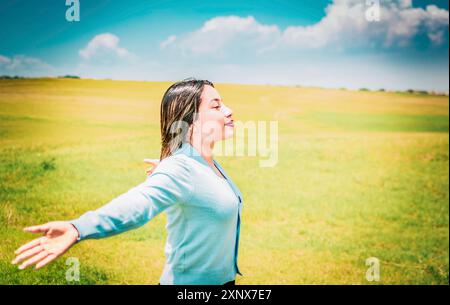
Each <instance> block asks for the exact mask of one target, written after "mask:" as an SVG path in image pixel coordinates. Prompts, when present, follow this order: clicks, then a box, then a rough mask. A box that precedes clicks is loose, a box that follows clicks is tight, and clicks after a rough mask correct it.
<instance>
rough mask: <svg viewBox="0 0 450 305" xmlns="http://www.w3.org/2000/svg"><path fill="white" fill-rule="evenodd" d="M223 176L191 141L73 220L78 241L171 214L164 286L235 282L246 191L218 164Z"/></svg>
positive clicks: (119, 230)
mask: <svg viewBox="0 0 450 305" xmlns="http://www.w3.org/2000/svg"><path fill="white" fill-rule="evenodd" d="M214 163H215V165H216V167H217V168H218V169H219V170H220V171H221V172H222V174H223V175H224V176H225V177H226V180H225V179H223V178H220V177H219V176H218V175H217V174H216V173H215V172H214V170H213V169H212V168H211V167H210V166H209V164H208V163H207V162H206V160H205V159H204V158H203V157H202V156H201V155H200V153H199V152H198V151H197V150H196V149H195V148H194V147H193V146H192V145H190V144H189V143H187V142H186V143H183V145H182V147H181V148H179V149H178V150H177V151H176V152H174V153H173V154H172V155H171V156H169V157H167V158H165V159H164V160H163V161H161V163H160V164H159V165H158V166H157V167H156V169H155V171H154V172H153V173H152V174H151V175H150V176H148V177H147V179H146V180H145V182H143V183H141V184H139V185H138V186H136V187H134V188H132V189H130V190H129V191H128V192H126V193H124V194H122V195H120V196H118V197H117V198H115V199H113V200H112V201H111V202H110V203H108V204H107V205H105V206H103V207H101V208H99V209H97V210H95V211H90V212H87V213H85V214H84V215H82V216H81V217H80V218H78V219H76V220H72V221H70V222H71V223H72V224H73V225H74V226H75V227H76V228H77V229H78V231H79V234H80V236H79V240H83V239H87V238H102V237H108V236H111V235H114V234H118V233H121V232H124V231H127V230H130V229H135V228H137V227H139V226H142V225H144V224H145V223H147V222H148V221H149V220H151V219H152V218H154V217H155V216H156V215H158V214H159V213H161V212H162V211H165V212H166V213H167V225H166V229H167V231H168V237H167V241H166V246H165V249H164V251H165V255H166V258H167V261H166V264H165V266H164V270H163V273H162V275H161V278H160V283H161V284H175V285H177V284H187V285H189V284H211V285H220V284H224V283H225V282H228V281H232V280H234V279H235V277H236V273H238V274H240V275H242V274H241V273H240V272H239V268H238V266H237V257H238V247H239V232H240V214H241V211H242V204H243V200H242V194H241V192H240V191H239V189H238V188H237V186H236V185H235V184H234V183H233V182H232V181H231V178H230V177H229V176H228V175H227V174H226V172H225V171H224V170H223V168H222V167H221V166H220V164H219V163H218V162H216V161H214Z"/></svg>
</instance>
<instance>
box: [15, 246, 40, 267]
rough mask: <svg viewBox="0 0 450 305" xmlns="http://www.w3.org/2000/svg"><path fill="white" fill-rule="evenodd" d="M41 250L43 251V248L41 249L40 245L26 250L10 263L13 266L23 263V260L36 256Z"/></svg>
mask: <svg viewBox="0 0 450 305" xmlns="http://www.w3.org/2000/svg"><path fill="white" fill-rule="evenodd" d="M42 250H44V247H42V246H41V245H37V246H36V247H34V248H31V249H30V250H27V251H25V252H23V253H22V254H20V255H19V256H17V257H16V258H15V259H14V260H13V261H12V263H13V264H17V263H19V262H21V261H23V260H24V259H27V258H29V257H32V256H34V255H36V254H38V253H39V252H41V251H42Z"/></svg>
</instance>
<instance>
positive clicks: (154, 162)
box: [144, 159, 159, 176]
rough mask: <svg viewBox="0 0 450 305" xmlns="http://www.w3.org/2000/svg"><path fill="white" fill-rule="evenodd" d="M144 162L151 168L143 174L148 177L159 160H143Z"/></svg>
mask: <svg viewBox="0 0 450 305" xmlns="http://www.w3.org/2000/svg"><path fill="white" fill-rule="evenodd" d="M144 162H145V163H147V164H150V165H151V166H152V167H149V168H147V169H146V170H145V173H146V174H147V176H150V175H151V174H152V173H153V171H154V170H155V168H156V167H157V166H158V164H159V159H144Z"/></svg>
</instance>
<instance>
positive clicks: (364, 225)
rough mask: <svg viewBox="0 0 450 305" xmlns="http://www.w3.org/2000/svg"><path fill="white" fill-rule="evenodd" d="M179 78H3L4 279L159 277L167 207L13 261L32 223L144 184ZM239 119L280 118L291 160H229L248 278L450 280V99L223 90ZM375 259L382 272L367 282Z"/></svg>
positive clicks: (0, 263) (285, 154)
mask: <svg viewBox="0 0 450 305" xmlns="http://www.w3.org/2000/svg"><path fill="white" fill-rule="evenodd" d="M169 85H170V84H169V83H164V82H154V83H152V82H120V81H108V80H105V81H102V80H76V79H74V80H70V79H23V80H0V143H1V145H0V151H1V153H0V158H1V162H0V238H1V242H0V284H73V282H67V281H66V278H65V274H66V270H67V268H69V266H67V265H66V264H65V261H66V259H67V258H69V257H77V258H78V259H79V261H80V264H81V269H80V270H81V275H80V276H81V277H80V279H81V280H80V281H79V282H74V284H157V283H158V280H159V276H160V274H161V271H162V268H163V265H164V261H165V257H164V242H165V238H166V232H165V229H164V226H165V221H166V218H165V215H164V214H161V215H159V216H158V217H157V218H155V219H153V220H152V221H151V222H149V223H148V224H147V225H145V226H143V227H141V228H139V229H138V230H135V231H131V232H127V233H124V234H121V235H118V236H115V237H111V238H107V239H102V240H88V241H84V242H82V243H80V244H78V245H76V246H75V247H74V248H72V249H71V250H70V251H69V252H68V253H66V254H65V255H64V256H63V257H61V258H60V259H59V260H57V261H56V262H54V263H53V264H51V265H49V266H47V267H45V268H43V269H41V270H38V271H35V270H33V269H32V268H29V269H27V270H23V271H20V270H18V269H17V266H13V265H11V263H10V262H11V260H12V259H13V258H14V253H13V251H14V250H15V249H16V248H17V247H18V246H20V245H21V244H22V243H24V242H26V241H28V240H30V239H31V238H34V236H33V235H32V234H30V233H25V232H23V231H22V228H23V227H24V226H28V225H34V224H40V223H44V222H47V221H52V220H69V219H72V218H76V217H77V216H79V215H81V214H82V213H84V212H85V211H87V210H90V209H95V208H97V207H100V206H102V205H104V204H106V203H108V202H109V201H110V200H111V199H113V198H115V197H116V196H118V195H120V194H122V193H123V192H125V191H127V190H128V189H130V188H131V187H133V186H135V185H137V184H138V183H140V182H142V181H143V180H144V179H145V173H144V171H145V168H146V165H145V164H144V163H143V162H142V159H144V158H145V157H150V158H157V157H158V156H159V148H160V147H159V143H160V139H159V105H160V102H161V97H162V95H163V93H164V91H165V89H166V88H167V87H168V86H169ZM216 87H217V89H218V90H219V92H220V93H221V95H222V98H223V99H224V101H225V103H226V104H227V105H228V106H230V107H231V108H232V109H233V111H234V117H235V120H238V121H243V122H246V121H264V120H277V121H278V124H279V157H278V164H277V165H276V166H275V167H272V168H262V167H259V160H260V157H258V156H256V157H217V159H218V160H219V162H221V164H222V165H223V166H224V167H225V169H226V170H227V172H228V173H229V174H230V175H231V176H232V177H233V179H234V181H235V182H236V184H237V185H238V186H239V187H240V189H241V191H242V193H243V195H244V208H243V216H242V227H241V241H240V252H239V265H240V268H241V271H242V273H243V274H244V276H243V277H240V276H238V278H237V284H448V283H449V264H448V263H449V190H448V188H449V185H448V184H449V160H448V157H449V99H448V97H445V96H427V95H418V94H402V93H387V92H357V91H346V90H331V89H330V90H325V89H316V88H294V87H276V86H244V85H228V84H218V85H217V86H216ZM369 257H377V258H378V259H379V260H380V264H381V265H380V268H381V275H380V276H381V277H380V281H379V282H368V281H367V280H366V270H367V268H368V267H367V266H366V264H365V261H366V259H367V258H369Z"/></svg>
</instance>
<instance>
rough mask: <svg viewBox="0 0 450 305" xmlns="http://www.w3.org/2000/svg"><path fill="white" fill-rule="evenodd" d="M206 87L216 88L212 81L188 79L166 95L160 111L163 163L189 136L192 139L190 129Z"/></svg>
mask: <svg viewBox="0 0 450 305" xmlns="http://www.w3.org/2000/svg"><path fill="white" fill-rule="evenodd" d="M205 85H209V86H211V87H214V85H213V83H212V82H210V81H207V80H197V79H194V78H188V79H184V80H182V81H179V82H177V83H175V84H173V85H171V86H170V87H169V89H167V91H166V93H164V96H163V98H162V101H161V111H160V117H161V118H160V121H161V155H160V160H161V161H162V160H163V159H164V158H166V157H168V156H170V155H171V154H172V153H173V152H175V150H176V149H178V148H180V147H181V146H182V144H183V142H184V141H186V140H188V139H187V136H189V140H190V139H191V137H192V130H191V133H190V134H189V135H188V131H189V129H190V128H189V127H190V126H191V124H192V123H193V122H194V120H195V119H196V117H195V115H196V114H197V113H198V109H199V106H200V102H201V95H202V92H203V87H204V86H205Z"/></svg>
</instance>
